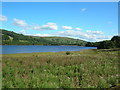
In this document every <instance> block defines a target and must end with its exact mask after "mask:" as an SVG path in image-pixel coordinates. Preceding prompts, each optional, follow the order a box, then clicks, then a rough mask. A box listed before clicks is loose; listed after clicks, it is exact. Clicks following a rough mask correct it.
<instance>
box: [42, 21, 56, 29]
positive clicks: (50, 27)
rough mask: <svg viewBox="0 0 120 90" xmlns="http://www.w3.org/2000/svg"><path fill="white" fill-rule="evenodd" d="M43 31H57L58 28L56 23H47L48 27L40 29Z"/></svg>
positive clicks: (44, 26)
mask: <svg viewBox="0 0 120 90" xmlns="http://www.w3.org/2000/svg"><path fill="white" fill-rule="evenodd" d="M40 29H41V30H57V29H58V27H57V25H56V23H47V24H46V25H43V26H41V27H40Z"/></svg>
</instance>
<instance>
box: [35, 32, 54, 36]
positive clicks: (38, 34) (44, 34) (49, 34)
mask: <svg viewBox="0 0 120 90" xmlns="http://www.w3.org/2000/svg"><path fill="white" fill-rule="evenodd" d="M33 36H39V37H49V36H52V35H50V34H39V33H37V34H35V35H33Z"/></svg>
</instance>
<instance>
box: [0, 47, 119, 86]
mask: <svg viewBox="0 0 120 90" xmlns="http://www.w3.org/2000/svg"><path fill="white" fill-rule="evenodd" d="M119 53H120V51H109V50H97V49H89V50H81V51H71V52H42V53H25V54H4V55H3V56H2V87H3V88H110V87H112V86H114V85H117V84H119V81H120V78H119V70H118V64H119V62H118V60H119V56H118V54H119Z"/></svg>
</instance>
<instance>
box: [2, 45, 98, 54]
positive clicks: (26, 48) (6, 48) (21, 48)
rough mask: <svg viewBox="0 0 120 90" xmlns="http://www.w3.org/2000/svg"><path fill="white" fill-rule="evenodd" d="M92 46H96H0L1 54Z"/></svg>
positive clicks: (65, 49)
mask: <svg viewBox="0 0 120 90" xmlns="http://www.w3.org/2000/svg"><path fill="white" fill-rule="evenodd" d="M93 48H96V47H81V46H41V45H3V46H2V54H15V53H32V52H60V51H79V50H83V49H93ZM0 54H1V53H0Z"/></svg>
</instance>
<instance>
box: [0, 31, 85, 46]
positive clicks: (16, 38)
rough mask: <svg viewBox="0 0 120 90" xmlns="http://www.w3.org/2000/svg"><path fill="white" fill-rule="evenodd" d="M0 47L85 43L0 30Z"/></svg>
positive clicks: (82, 44)
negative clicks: (0, 37)
mask: <svg viewBox="0 0 120 90" xmlns="http://www.w3.org/2000/svg"><path fill="white" fill-rule="evenodd" d="M0 32H1V35H2V45H79V46H85V44H86V43H87V42H86V41H83V40H79V39H73V38H68V37H38V36H25V35H23V34H18V33H15V32H12V31H8V30H4V29H0Z"/></svg>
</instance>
